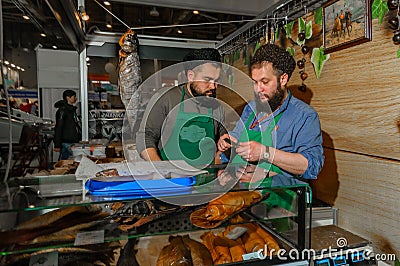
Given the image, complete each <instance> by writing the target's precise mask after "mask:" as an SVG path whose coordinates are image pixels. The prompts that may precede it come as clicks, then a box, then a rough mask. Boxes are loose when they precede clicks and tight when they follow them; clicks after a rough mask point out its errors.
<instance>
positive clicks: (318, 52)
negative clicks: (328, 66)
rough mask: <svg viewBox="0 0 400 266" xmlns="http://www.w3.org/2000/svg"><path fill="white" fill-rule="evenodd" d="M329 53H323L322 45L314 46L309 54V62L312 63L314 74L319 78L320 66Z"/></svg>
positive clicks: (321, 66) (326, 59) (328, 56)
mask: <svg viewBox="0 0 400 266" xmlns="http://www.w3.org/2000/svg"><path fill="white" fill-rule="evenodd" d="M330 56H331V55H330V54H324V47H323V46H321V47H320V48H314V49H313V51H312V55H311V63H312V64H313V65H314V70H315V75H316V76H317V79H319V78H320V76H321V72H322V68H323V67H324V64H325V62H326V61H328V59H329V58H330Z"/></svg>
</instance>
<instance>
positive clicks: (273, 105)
mask: <svg viewBox="0 0 400 266" xmlns="http://www.w3.org/2000/svg"><path fill="white" fill-rule="evenodd" d="M284 97H285V92H284V91H283V90H282V88H281V84H280V82H278V85H277V88H276V93H275V94H274V95H273V96H272V98H271V99H270V100H268V104H266V103H263V102H262V101H261V100H260V97H259V96H258V93H255V92H254V100H255V102H256V110H257V112H259V113H260V112H263V113H270V112H274V111H275V110H276V109H278V107H279V106H280V105H281V104H282V100H283V98H284ZM268 105H269V106H268Z"/></svg>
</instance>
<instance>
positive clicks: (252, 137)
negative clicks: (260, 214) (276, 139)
mask: <svg viewBox="0 0 400 266" xmlns="http://www.w3.org/2000/svg"><path fill="white" fill-rule="evenodd" d="M282 114H283V112H281V113H280V114H278V115H277V116H275V117H274V119H273V121H271V123H270V125H269V126H268V128H267V129H266V130H265V131H264V132H260V131H255V130H251V129H250V123H251V122H252V121H253V119H254V117H255V113H252V114H251V115H250V117H249V118H248V119H247V121H246V126H245V130H244V131H243V132H242V134H241V135H240V138H239V142H247V141H257V142H259V143H261V144H263V145H265V146H273V142H272V131H273V130H274V128H275V126H276V124H277V123H278V121H279V119H280V118H281V117H282ZM232 163H235V164H243V165H247V164H248V162H247V161H245V160H243V159H242V157H240V156H239V155H237V154H236V156H235V157H234V158H233V160H232ZM257 166H258V167H261V168H264V169H266V170H268V171H271V172H275V173H277V174H282V170H281V169H280V168H279V167H278V166H276V165H274V164H270V163H268V162H262V163H259V164H257ZM271 184H272V177H267V178H264V180H262V181H260V182H259V183H256V184H255V187H258V186H259V185H261V186H262V187H264V188H267V187H271ZM248 185H250V184H248ZM262 192H263V194H265V193H267V192H269V193H270V196H269V197H268V199H267V200H265V201H264V203H265V204H267V207H268V208H273V207H274V206H280V207H283V208H285V209H287V210H289V211H291V210H292V209H293V200H294V199H295V197H296V193H295V192H293V191H291V190H290V189H282V190H279V192H278V191H275V190H262Z"/></svg>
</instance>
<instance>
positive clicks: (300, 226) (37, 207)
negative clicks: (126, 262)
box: [0, 175, 311, 257]
mask: <svg viewBox="0 0 400 266" xmlns="http://www.w3.org/2000/svg"><path fill="white" fill-rule="evenodd" d="M212 178H213V177H212V176H211V175H210V176H203V182H208V181H209V180H210V179H212ZM62 187H64V188H66V189H65V190H62V189H61V190H59V192H58V193H50V192H51V190H52V189H54V188H62ZM80 187H81V182H80V181H77V180H75V176H74V175H63V176H42V177H31V178H23V179H13V180H10V181H9V182H8V187H6V188H3V189H6V190H7V189H8V191H9V196H8V197H4V196H3V197H2V201H1V205H0V207H1V209H0V215H1V216H2V217H8V218H7V219H11V220H13V219H14V220H15V223H14V224H13V223H11V224H10V225H9V227H8V228H6V227H3V228H2V231H5V230H11V231H12V229H13V228H15V226H17V225H18V224H20V223H22V222H24V221H26V220H29V219H31V218H33V217H36V216H39V215H41V214H44V213H46V212H48V211H49V210H51V209H58V208H59V209H63V208H66V207H73V206H88V207H89V206H99V207H100V208H102V209H103V210H106V211H108V212H109V213H110V217H104V218H102V219H99V220H97V221H96V224H97V226H96V230H104V243H111V242H114V241H119V240H126V239H131V238H132V239H133V238H134V239H137V238H141V237H144V236H156V235H171V234H178V233H183V232H194V231H201V230H205V229H202V228H198V227H196V226H194V225H193V224H192V223H191V222H190V213H191V212H192V211H193V210H195V209H196V208H199V207H200V206H189V207H186V208H185V209H184V210H179V211H176V212H174V213H173V214H172V215H166V216H164V217H158V218H157V219H154V220H152V221H150V222H148V223H146V224H144V225H141V226H139V227H135V228H131V229H130V230H128V231H126V232H125V231H121V230H120V228H118V223H117V222H115V221H114V220H113V218H115V217H113V210H111V206H112V204H116V203H121V204H135V203H138V202H141V201H151V202H153V203H154V202H155V201H159V200H168V199H169V198H174V199H176V198H180V199H182V200H183V199H189V200H191V201H192V202H196V200H198V199H204V197H210V199H212V198H214V197H215V195H220V194H221V192H223V191H224V190H223V188H222V187H220V186H219V187H217V186H214V187H212V188H211V189H209V190H208V191H206V190H204V189H202V190H200V191H198V190H196V186H194V187H193V188H192V189H191V191H190V192H189V193H188V194H183V195H174V196H160V197H158V199H155V198H152V197H146V198H132V199H129V198H126V199H120V198H118V199H113V198H112V197H103V196H92V195H86V196H85V197H84V198H85V199H84V200H83V197H82V191H79V189H78V188H80ZM3 189H2V190H3ZM46 189H47V190H46ZM257 189H258V190H261V189H264V190H268V191H269V192H270V193H272V194H277V195H279V194H282V193H285V192H288V191H291V193H292V195H295V196H294V198H293V200H292V202H291V203H292V204H291V207H290V210H289V209H288V208H287V206H269V205H268V204H269V203H268V201H267V204H266V203H264V202H261V203H259V204H257V205H255V206H252V207H251V208H248V209H247V210H246V211H244V212H243V213H244V214H245V216H246V217H247V218H248V219H249V220H250V221H253V222H256V223H258V224H259V225H260V226H261V227H263V228H264V229H265V230H266V231H268V232H270V233H271V234H272V235H273V236H274V237H275V239H277V241H279V243H281V244H282V245H283V246H284V247H288V248H295V249H297V250H302V249H304V248H306V247H309V245H310V240H309V239H310V236H309V233H308V232H306V229H307V228H310V224H306V220H307V221H311V219H306V209H307V208H309V207H310V201H309V198H310V197H309V195H310V193H311V189H310V187H309V186H308V184H306V183H304V184H299V185H295V186H286V187H273V188H263V187H259V188H257ZM76 190H78V191H76ZM244 190H247V189H246V188H245V187H244V186H235V187H234V188H233V189H232V190H230V191H244ZM53 192H54V191H53ZM46 193H48V194H46ZM1 195H7V193H4V191H3V192H2V194H1ZM56 195H57V196H56ZM203 205H204V204H203ZM309 213H311V212H309ZM10 217H11V218H10ZM229 224H232V223H228V222H224V223H223V224H221V226H220V227H219V228H223V227H225V226H227V225H229ZM91 230H94V229H91ZM82 231H83V232H85V230H82ZM87 231H90V230H87ZM65 247H74V239H71V240H69V241H64V242H62V243H61V244H60V243H57V244H54V243H53V244H52V243H50V244H49V243H44V244H35V245H25V246H22V245H18V248H17V249H15V248H13V247H12V246H10V247H7V248H3V249H2V250H1V252H0V255H1V256H6V257H7V256H9V255H11V256H12V255H13V254H25V253H32V252H35V251H41V250H55V249H56V250H57V249H60V248H65Z"/></svg>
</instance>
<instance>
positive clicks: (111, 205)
mask: <svg viewBox="0 0 400 266" xmlns="http://www.w3.org/2000/svg"><path fill="white" fill-rule="evenodd" d="M214 178H215V177H214V175H213V174H202V175H198V176H195V177H193V180H192V181H194V182H193V183H190V184H189V185H188V186H187V187H186V189H181V190H179V189H178V190H177V191H178V192H174V193H173V192H171V191H168V190H166V192H165V191H163V193H158V194H157V193H152V192H150V193H144V194H143V193H142V194H140V193H139V194H135V193H133V194H129V193H127V194H124V195H118V194H113V193H109V194H102V193H97V194H96V193H88V191H87V188H88V187H87V186H86V188H85V187H83V186H82V182H81V181H79V180H76V178H75V175H60V176H42V177H30V178H23V179H13V180H10V181H9V182H8V184H7V186H5V187H2V191H1V195H2V198H1V199H2V201H1V205H0V217H1V220H2V225H1V227H2V228H1V232H0V248H1V252H0V255H1V258H0V259H1V265H14V264H15V265H17V263H20V262H25V263H28V262H30V263H32V258H35V259H37V256H39V255H43V254H47V256H50V255H48V254H53V253H54V252H55V253H56V254H57V258H58V260H59V261H61V260H62V259H63V260H64V261H69V262H71V261H73V258H74V257H75V259H76V260H81V259H82V256H83V255H84V254H86V257H85V259H87V258H91V257H92V256H93V254H94V253H99V254H101V256H102V257H107V258H108V259H111V260H112V261H114V262H115V261H118V260H122V259H126V258H123V257H124V256H125V255H126V254H127V253H129V252H126V250H127V249H128V248H130V249H132V250H135V252H134V253H136V252H137V250H139V252H140V246H143V244H140V243H141V241H142V239H145V240H146V241H150V242H152V241H153V243H154V241H156V242H157V241H158V240H157V238H158V237H160V239H162V238H164V240H160V241H158V242H159V244H160V243H161V242H162V241H168V240H165V239H168V236H173V235H182V234H188V235H189V236H191V237H192V236H194V238H196V235H197V236H199V234H203V235H204V234H205V233H207V232H210V231H213V232H214V233H215V234H217V232H222V233H223V232H224V230H225V231H226V230H227V228H228V227H229V226H231V229H232V228H233V227H232V226H239V227H246V225H248V224H253V225H257V226H258V227H260V228H262V230H264V231H265V232H267V233H268V234H269V235H270V236H272V237H273V238H274V239H275V241H276V242H277V243H279V248H280V249H282V250H284V251H283V252H280V255H282V256H286V259H285V260H282V259H278V258H277V256H276V254H277V253H274V254H275V255H274V256H271V257H268V256H266V254H267V251H266V250H264V255H265V256H260V254H263V253H262V252H261V253H260V252H258V253H257V252H250V253H252V254H250V253H248V252H247V253H248V254H250V255H249V256H248V257H247V259H248V260H246V261H245V262H239V261H237V262H236V263H245V264H246V265H249V264H251V263H253V264H254V265H256V264H258V263H262V265H265V264H271V265H272V264H286V263H289V262H296V261H297V262H299V260H296V259H293V258H289V257H288V253H289V251H290V250H297V251H302V250H303V249H306V248H309V247H310V235H309V230H307V229H308V228H309V227H310V224H306V221H308V223H309V222H310V221H311V219H307V218H306V213H308V215H310V213H311V212H306V209H307V208H310V205H311V204H310V198H311V197H310V194H311V189H310V187H309V186H308V185H307V184H306V183H304V184H296V185H293V186H284V187H283V186H278V187H266V186H263V185H260V186H259V187H257V188H255V189H254V190H253V191H250V190H249V189H248V186H246V184H241V183H239V184H236V185H234V186H233V187H232V188H230V189H229V192H228V194H229V193H241V192H245V195H247V193H248V192H253V193H256V194H257V195H260V196H259V197H258V196H257V197H258V198H257V200H254V201H252V202H250V203H248V204H244V205H243V206H242V207H240V208H237V209H236V210H235V211H234V212H232V213H229V215H227V216H226V217H224V219H222V220H221V221H219V222H218V223H216V224H212V225H210V226H209V224H208V225H207V226H208V228H207V226H199V224H198V222H194V221H195V220H194V218H193V217H195V215H194V214H195V213H199V211H201V209H204V208H207V206H209V205H210V204H211V203H212V202H214V201H216V200H218V199H219V200H223V198H224V197H223V196H221V195H226V194H227V190H226V188H225V187H223V186H221V185H219V183H218V182H214V184H213V185H212V186H206V187H204V186H202V185H203V184H204V183H207V182H210V180H213V179H214ZM232 195H234V197H232V199H237V195H239V194H232ZM179 202H181V203H182V204H177V203H179ZM226 204H227V205H229V204H230V203H226ZM237 215H240V217H241V218H240V219H236V218H235V217H237ZM204 217H207V216H204ZM204 217H202V218H201V219H203V221H206V223H209V221H207V219H208V218H204ZM253 225H252V226H253ZM149 239H152V240H149ZM197 239H199V242H200V241H201V240H200V238H199V237H197ZM143 241H144V240H143ZM143 241H142V242H143ZM166 243H168V242H166ZM138 246H139V248H138ZM268 248H269V247H268ZM146 250H147V249H146ZM116 251H118V252H116ZM285 251H286V254H285ZM142 252H143V251H142ZM146 252H149V251H146ZM158 252H159V251H158ZM88 254H89V255H88ZM115 254H118V256H117V257H115ZM124 254H125V255H124ZM257 255H258V257H257ZM99 256H100V255H99ZM101 256H100V257H101ZM127 256H128V255H127ZM129 256H132V255H131V254H130V255H129ZM46 259H49V258H48V257H47V258H46ZM131 259H132V258H131ZM156 259H157V258H156V257H155V260H156ZM266 260H267V261H266ZM153 263H155V261H153ZM106 264H107V263H106ZM111 264H112V263H111ZM146 264H147V262H146ZM18 265H20V264H18ZM22 265H24V264H22ZM27 265H28V264H27ZM58 265H63V263H59V264H58ZM132 265H135V264H132ZM194 265H195V264H194Z"/></svg>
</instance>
